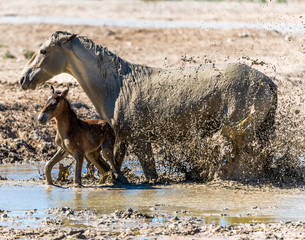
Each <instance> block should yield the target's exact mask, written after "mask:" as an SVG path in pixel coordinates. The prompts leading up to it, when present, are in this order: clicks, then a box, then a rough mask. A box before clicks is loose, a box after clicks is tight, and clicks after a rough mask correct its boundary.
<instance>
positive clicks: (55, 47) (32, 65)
mask: <svg viewBox="0 0 305 240" xmlns="http://www.w3.org/2000/svg"><path fill="white" fill-rule="evenodd" d="M75 37H76V35H75V34H71V33H67V32H55V33H54V34H53V35H52V37H51V38H50V39H48V40H46V41H45V42H44V43H43V44H42V45H41V47H40V49H39V50H38V51H37V52H36V53H35V54H34V55H33V57H32V58H31V60H30V61H29V62H28V63H27V64H26V66H25V67H24V69H23V71H22V73H21V76H20V84H21V87H22V89H24V90H26V89H29V88H30V89H35V88H36V86H37V84H39V83H44V82H45V81H47V80H49V79H51V78H52V77H54V76H55V75H58V74H60V73H62V72H63V71H64V69H65V66H66V63H67V59H66V55H65V52H64V50H63V48H62V46H63V45H64V44H66V43H68V42H70V41H71V40H72V39H74V38H75Z"/></svg>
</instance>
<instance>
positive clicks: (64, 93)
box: [61, 87, 69, 98]
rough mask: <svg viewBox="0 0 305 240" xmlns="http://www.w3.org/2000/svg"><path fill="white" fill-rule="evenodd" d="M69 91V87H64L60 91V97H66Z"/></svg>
mask: <svg viewBox="0 0 305 240" xmlns="http://www.w3.org/2000/svg"><path fill="white" fill-rule="evenodd" d="M68 92H69V87H68V88H67V89H65V90H64V91H63V92H62V93H61V97H62V98H66V97H67V95H68Z"/></svg>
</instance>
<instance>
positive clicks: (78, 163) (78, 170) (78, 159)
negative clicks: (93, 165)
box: [73, 153, 84, 186]
mask: <svg viewBox="0 0 305 240" xmlns="http://www.w3.org/2000/svg"><path fill="white" fill-rule="evenodd" d="M73 157H74V159H75V172H74V183H75V184H76V185H78V186H81V184H82V180H81V174H82V167H83V161H84V156H83V155H82V154H80V153H75V154H73Z"/></svg>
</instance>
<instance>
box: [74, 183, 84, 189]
mask: <svg viewBox="0 0 305 240" xmlns="http://www.w3.org/2000/svg"><path fill="white" fill-rule="evenodd" d="M82 186H83V185H82V184H81V183H74V187H75V188H81V187H82Z"/></svg>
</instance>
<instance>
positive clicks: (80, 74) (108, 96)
mask: <svg viewBox="0 0 305 240" xmlns="http://www.w3.org/2000/svg"><path fill="white" fill-rule="evenodd" d="M68 62H69V64H68V66H67V69H66V72H68V73H70V74H71V75H72V76H74V77H75V78H76V79H77V81H78V82H79V84H80V85H81V87H82V88H83V89H84V91H85V92H86V94H87V96H88V97H89V98H90V100H91V102H92V103H93V105H94V107H95V108H96V110H97V112H98V113H99V115H100V116H101V117H102V118H103V119H105V120H106V121H107V122H109V123H110V124H111V119H112V118H113V115H114V108H115V102H116V99H117V98H118V96H119V93H120V91H121V89H120V88H121V86H122V81H123V77H122V76H124V75H127V74H130V75H134V74H133V70H134V69H135V66H137V68H139V67H140V66H138V65H133V64H131V63H128V62H126V61H125V60H123V59H121V58H119V57H118V56H116V55H115V54H113V53H111V52H108V51H107V50H105V49H103V48H102V47H100V46H96V48H95V49H90V50H88V49H86V48H85V47H84V46H81V44H78V45H76V46H75V47H73V51H70V53H69V60H68Z"/></svg>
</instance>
